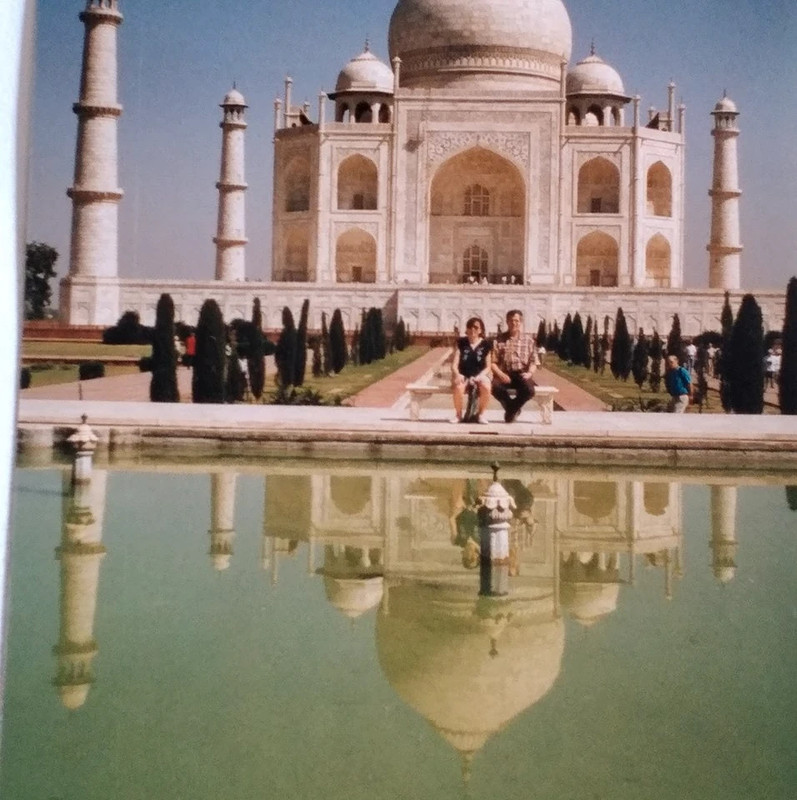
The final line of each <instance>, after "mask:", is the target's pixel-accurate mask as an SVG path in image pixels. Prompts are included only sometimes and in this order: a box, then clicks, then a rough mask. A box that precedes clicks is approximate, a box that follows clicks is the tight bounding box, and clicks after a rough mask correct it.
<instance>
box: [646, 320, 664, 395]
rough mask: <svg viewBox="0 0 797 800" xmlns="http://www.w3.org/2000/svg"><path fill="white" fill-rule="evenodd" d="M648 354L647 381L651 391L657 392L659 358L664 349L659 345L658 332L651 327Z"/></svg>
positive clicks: (659, 383) (659, 385) (659, 371)
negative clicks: (648, 371)
mask: <svg viewBox="0 0 797 800" xmlns="http://www.w3.org/2000/svg"><path fill="white" fill-rule="evenodd" d="M648 355H649V356H650V378H649V380H648V383H649V385H650V391H651V392H658V391H659V389H660V388H661V359H662V357H663V355H664V349H663V348H662V346H661V339H660V338H659V332H658V331H657V330H656V329H655V328H654V329H653V338H652V339H651V341H650V348H649V349H648Z"/></svg>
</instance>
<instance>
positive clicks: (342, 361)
mask: <svg viewBox="0 0 797 800" xmlns="http://www.w3.org/2000/svg"><path fill="white" fill-rule="evenodd" d="M329 344H330V351H331V353H330V354H331V357H332V364H331V367H332V372H334V373H335V374H337V373H338V372H340V371H341V370H342V369H343V368H344V367H345V366H346V362H347V361H348V352H347V350H346V330H345V328H344V327H343V315H342V314H341V313H340V309H339V308H336V309H335V310H334V311H333V312H332V319H331V320H330V323H329Z"/></svg>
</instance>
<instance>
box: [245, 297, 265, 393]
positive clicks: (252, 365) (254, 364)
mask: <svg viewBox="0 0 797 800" xmlns="http://www.w3.org/2000/svg"><path fill="white" fill-rule="evenodd" d="M252 328H253V332H252V341H251V343H250V348H249V357H248V359H247V366H248V369H249V389H250V390H251V392H252V396H253V397H254V398H255V400H259V399H260V398H261V397H262V396H263V389H264V388H265V385H266V361H265V356H266V348H265V337H264V335H263V312H262V311H261V309H260V300H259V299H258V298H257V297H256V298H255V299H254V301H253V302H252Z"/></svg>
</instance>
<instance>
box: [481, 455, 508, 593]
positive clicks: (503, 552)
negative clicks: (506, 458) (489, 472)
mask: <svg viewBox="0 0 797 800" xmlns="http://www.w3.org/2000/svg"><path fill="white" fill-rule="evenodd" d="M493 473H494V474H493V482H492V483H491V484H490V486H489V487H488V489H487V491H486V492H485V493H484V495H483V496H482V497H481V498H480V506H479V534H480V538H481V544H480V546H481V558H480V568H481V569H480V578H481V580H480V588H479V594H480V595H484V596H488V597H493V596H501V595H505V594H508V593H509V522H510V520H511V519H512V516H513V510H514V508H515V501H514V499H513V498H512V497H511V495H510V494H509V492H507V490H506V489H504V487H503V486H502V485H501V484H500V483H499V482H498V465H497V464H494V465H493Z"/></svg>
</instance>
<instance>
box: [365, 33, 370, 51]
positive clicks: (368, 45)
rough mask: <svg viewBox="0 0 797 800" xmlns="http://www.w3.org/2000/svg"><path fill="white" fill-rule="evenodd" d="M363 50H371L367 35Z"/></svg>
mask: <svg viewBox="0 0 797 800" xmlns="http://www.w3.org/2000/svg"><path fill="white" fill-rule="evenodd" d="M365 52H366V53H370V52H371V40H370V39H369V38H368V36H366V37H365Z"/></svg>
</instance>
